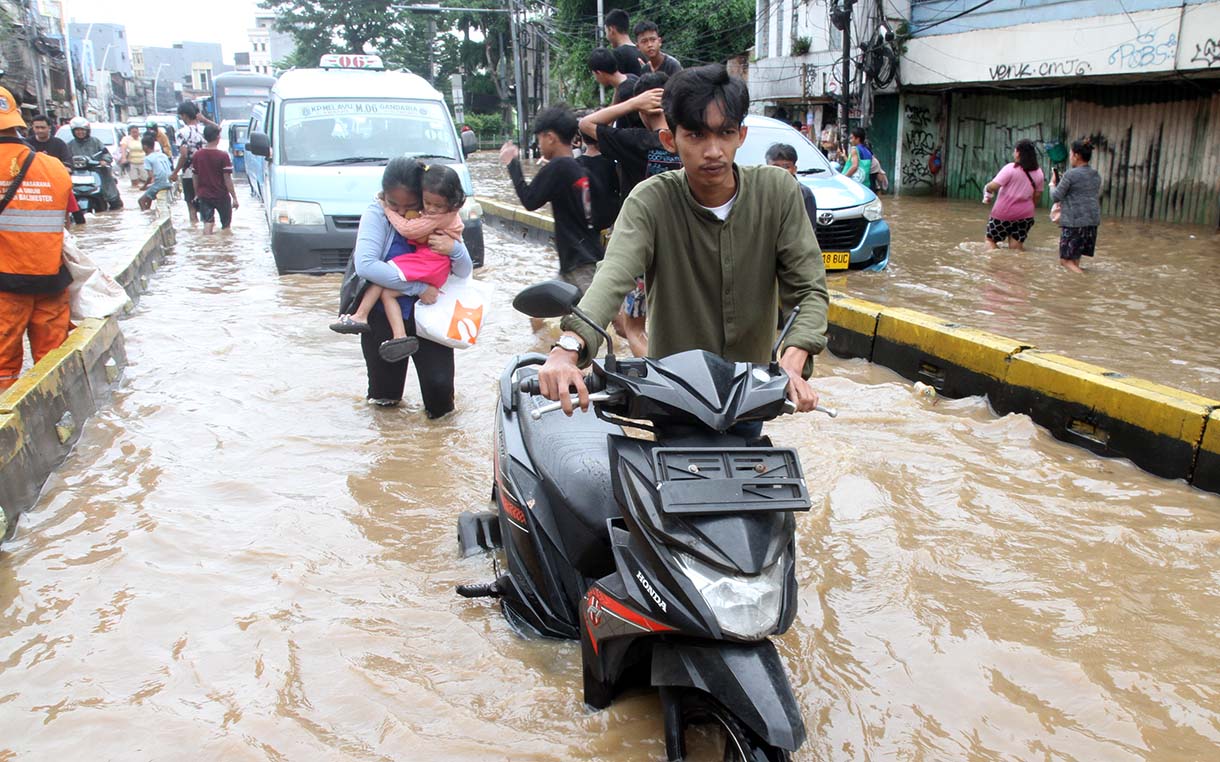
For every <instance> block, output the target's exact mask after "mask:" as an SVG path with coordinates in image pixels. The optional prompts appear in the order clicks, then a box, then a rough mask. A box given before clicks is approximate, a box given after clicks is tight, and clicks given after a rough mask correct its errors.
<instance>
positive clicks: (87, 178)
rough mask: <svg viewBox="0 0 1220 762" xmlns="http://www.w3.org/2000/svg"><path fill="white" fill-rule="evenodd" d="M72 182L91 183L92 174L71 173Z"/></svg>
mask: <svg viewBox="0 0 1220 762" xmlns="http://www.w3.org/2000/svg"><path fill="white" fill-rule="evenodd" d="M72 182H74V183H91V182H93V175H72Z"/></svg>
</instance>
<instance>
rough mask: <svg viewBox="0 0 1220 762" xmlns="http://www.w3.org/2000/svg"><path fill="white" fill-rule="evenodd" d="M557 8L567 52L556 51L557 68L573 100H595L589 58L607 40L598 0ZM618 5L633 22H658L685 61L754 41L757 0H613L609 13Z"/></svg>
mask: <svg viewBox="0 0 1220 762" xmlns="http://www.w3.org/2000/svg"><path fill="white" fill-rule="evenodd" d="M552 7H554V8H555V16H554V20H553V39H554V41H555V43H556V45H557V46H559V47H560V49H561V51H562V53H561V54H560V55H559V56H552V60H553V61H558V63H557V64H556V65H555V66H554V68H555V72H554V73H555V75H556V77H557V78H558V79H559V80H560V81H561V85H560V87H561V88H562V89H564V90H565V93H564V96H565V97H566V98H567V99H568V100H569V101H571V102H572V103H576V104H586V105H594V104H596V102H597V101H596V90H597V86H596V84H594V83H593V81H592V77H591V76H590V75H589V72H588V67H587V65H586V61H587V59H588V56H589V52H590V51H592V49H593V48H594V47H596V45H605V44H606V42H605V35H604V34H603V33H602V31H601V30H599V29H598V28H597V0H555V2H554V4H553V6H552ZM614 8H622V9H623V10H625V11H627V13H628V14H629V15H630V17H631V24H632V26H633V27H634V26H635V24H636V23H638V22H640V21H644V20H648V21H652V22H655V23H656V24H657V26H658V27H660V29H661V36H662V37H663V38H664V40H665V42H664V45H663V46H662V50H664V51H665V52H666V53H669V54H670V55H672V56H674V57H676V58H677V59H678V60H680V61H681V62H682V65H683V66H698V65H701V64H705V63H713V62H723V61H725V60H727V59H728V58H730V57H732V56H735V55H738V54H741V53H744V52H745V51H746V50H748V49H749V48H750V47H751V46H752V45H753V44H754V0H674V2H661V1H660V0H644V1H643V2H637V3H632V2H610V3H607V4H606V7H605V12H606V13H609V12H610V11H611V10H613V9H614ZM634 38H635V35H634V33H633V34H632V39H634ZM595 40H596V44H595Z"/></svg>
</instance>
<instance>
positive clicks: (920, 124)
mask: <svg viewBox="0 0 1220 762" xmlns="http://www.w3.org/2000/svg"><path fill="white" fill-rule="evenodd" d="M839 2H840V0H809V1H808V2H800V0H756V8H757V18H756V26H755V47H754V50H753V51H752V56H751V59H750V62H749V64H748V66H747V67H745V68H746V74H747V76H748V79H749V82H750V92H751V98H752V108H753V110H754V111H755V112H757V113H764V114H768V115H772V116H777V117H780V118H783V119H785V120H786V121H802V122H804V123H807V124H810V125H811V126H812V127H814V128H815V129H816V127H817V126H819V125H820V124H824V123H828V122H831V121H833V120H834V116H833V115H834V104H835V102H836V99H837V98H838V93H839V92H840V88H841V86H842V85H841V83H840V81H839V80H840V78H841V74H840V73H839V67H840V64H841V61H842V32H841V30H840V29H839V28H838V27H837V26H836V23H835V21H836V19H835V16H836V8H837V6H838V5H839ZM853 10H854V13H853V20H852V37H853V44H852V58H853V74H852V81H851V83H850V87H851V93H852V124H853V125H854V124H861V125H863V126H865V127H867V128H868V130H869V137H870V139H871V141H872V143H873V147H874V149H875V152H876V154H877V156H878V158H879V159H880V160H881V163H882V166H883V167H885V168H886V170H887V172H888V174H889V176H890V180H891V184H892V187H893V188H894V189H895V190H896V191H897V192H900V193H909V194H930V195H945V196H949V197H954V198H968V199H973V198H976V197H981V195H982V188H983V186H984V185H986V184H987V182H989V181H990V180H991V178H992V177H994V175H995V173H996V172H997V171H998V170H999V169H1000V168H1001V167H1002V166H1003V165H1004V164H1005V163H1006V162H1008V161H1010V160H1011V156H1012V148H1013V145H1014V144H1015V143H1016V141H1017V140H1020V139H1022V138H1029V139H1031V140H1033V141H1034V142H1035V143H1036V144H1037V145H1038V149H1039V152H1040V158H1041V163H1042V165H1043V167H1044V168H1047V169H1049V168H1050V166H1051V163H1052V162H1051V161H1050V158H1049V154H1048V151H1049V152H1050V153H1053V154H1054V155H1056V156H1058V155H1059V148H1060V147H1061V146H1064V145H1066V144H1069V143H1070V142H1071V141H1072V140H1074V139H1078V138H1084V137H1087V138H1089V139H1090V141H1091V142H1092V144H1093V145H1094V150H1095V153H1094V156H1095V159H1094V161H1093V164H1094V166H1095V168H1096V169H1097V170H1098V171H1099V172H1100V173H1101V174H1102V177H1103V179H1104V187H1103V197H1102V209H1103V211H1104V213H1106V214H1108V215H1113V216H1120V217H1133V218H1142V219H1154V220H1165V221H1177V222H1191V223H1199V224H1208V225H1217V224H1220V179H1218V178H1220V0H1122V2H1119V1H1118V0H990V2H986V3H981V4H980V2H979V1H978V0H856V3H855V6H854V9H853ZM886 30H889V31H893V32H894V33H895V42H894V44H893V49H894V50H895V51H896V52H897V54H898V58H897V62H896V63H897V69H898V76H897V78H896V83H890V82H889V81H888V80H889V79H890V77H889V74H890V72H889V71H888V69H889V65H888V62H886V66H885V67H884V68H885V70H886V73H885V75H884V76H880V77H879V76H877V75H878V72H879V70H878V69H877V68H876V67H874V68H873V69H872V70H870V69H869V64H870V62H871V63H873V64H875V63H876V61H875V59H873V58H871V55H872V53H871V51H872V50H874V49H875V48H873V47H872V46H873V44H874V43H875V42H876V40H877V39H878V38H877V35H878V33H879V32H884V31H886ZM862 70H863V71H862ZM1046 203H1047V204H1049V198H1047V200H1046Z"/></svg>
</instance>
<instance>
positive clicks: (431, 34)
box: [428, 18, 436, 87]
mask: <svg viewBox="0 0 1220 762" xmlns="http://www.w3.org/2000/svg"><path fill="white" fill-rule="evenodd" d="M428 84H430V85H432V86H433V87H436V19H432V18H430V19H428Z"/></svg>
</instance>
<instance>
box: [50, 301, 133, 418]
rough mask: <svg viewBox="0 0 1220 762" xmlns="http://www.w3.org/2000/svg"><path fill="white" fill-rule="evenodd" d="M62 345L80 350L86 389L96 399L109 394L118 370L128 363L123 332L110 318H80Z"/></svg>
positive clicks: (117, 376) (98, 399)
mask: <svg viewBox="0 0 1220 762" xmlns="http://www.w3.org/2000/svg"><path fill="white" fill-rule="evenodd" d="M64 346H65V347H68V348H69V349H73V350H75V351H78V352H80V354H81V362H82V364H83V365H84V368H85V376H86V378H88V380H89V390H90V392H91V393H92V394H93V399H94V400H95V401H100V400H101V399H102V398H103V397H105V396H106V395H107V394H108V393H109V391H110V389H111V388H112V387H113V386H114V384H115V382H116V381H118V378H119V373H120V372H121V371H122V369H123V368H125V367H126V366H127V350H126V347H125V345H124V343H123V334H122V332H121V331H120V330H119V324H118V321H117V320H115V319H114V318H113V317H110V318H106V319H104V320H96V319H89V320H85V321H83V322H82V323H81V324H80V325H79V326H77V328H76V330H74V331H73V332H72V334H71V335H69V336H68V340H67V341H66V342H64Z"/></svg>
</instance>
